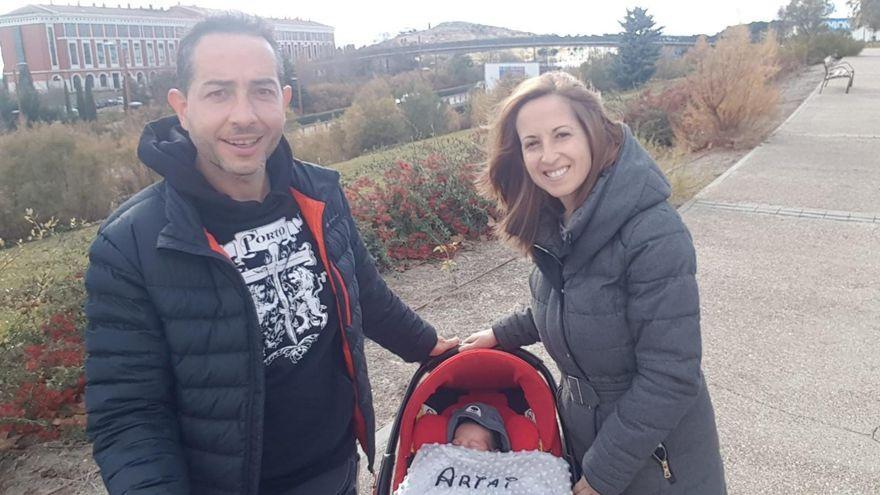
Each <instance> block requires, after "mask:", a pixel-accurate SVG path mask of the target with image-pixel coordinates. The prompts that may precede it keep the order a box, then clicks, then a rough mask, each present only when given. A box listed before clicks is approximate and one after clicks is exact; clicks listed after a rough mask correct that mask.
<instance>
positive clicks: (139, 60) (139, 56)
mask: <svg viewBox="0 0 880 495" xmlns="http://www.w3.org/2000/svg"><path fill="white" fill-rule="evenodd" d="M132 46H133V48H134V65H144V55H143V52H142V51H141V42H140V41H135V42H134V43H132Z"/></svg>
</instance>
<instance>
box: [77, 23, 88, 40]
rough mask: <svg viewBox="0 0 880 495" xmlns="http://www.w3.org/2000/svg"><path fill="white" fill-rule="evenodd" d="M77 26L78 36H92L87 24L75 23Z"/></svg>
mask: <svg viewBox="0 0 880 495" xmlns="http://www.w3.org/2000/svg"><path fill="white" fill-rule="evenodd" d="M77 27H78V28H79V37H80V38H89V37H91V36H92V28H91V26H90V25H88V24H77Z"/></svg>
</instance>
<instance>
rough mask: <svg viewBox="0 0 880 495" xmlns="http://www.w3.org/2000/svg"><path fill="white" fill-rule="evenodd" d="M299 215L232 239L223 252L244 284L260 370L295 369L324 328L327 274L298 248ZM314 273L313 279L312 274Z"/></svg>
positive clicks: (304, 247)
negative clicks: (257, 331)
mask: <svg viewBox="0 0 880 495" xmlns="http://www.w3.org/2000/svg"><path fill="white" fill-rule="evenodd" d="M302 226H303V221H302V218H300V216H299V215H297V216H295V217H294V218H293V219H291V220H287V219H285V218H279V219H278V220H276V221H274V222H272V223H270V224H266V225H263V226H261V227H257V228H254V229H249V230H245V231H242V232H239V233H237V234H235V238H234V239H233V240H232V241H229V242H228V243H227V244H226V245H225V246H223V249H224V250H225V251H226V253H227V254H228V255H229V257H230V258H231V259H232V262H233V263H235V266H236V268H238V271H239V272H241V275H242V277H244V281H245V283H246V284H247V287H248V290H249V291H250V293H251V297H252V298H253V300H254V305H255V306H256V308H257V317H258V318H259V320H260V326H261V327H262V328H263V338H264V346H263V360H264V362H265V364H266V366H269V365H270V364H272V362H273V361H275V360H276V359H279V358H286V359H288V360H289V361H290V362H291V363H293V364H296V363H297V362H299V360H300V359H302V357H303V356H304V355H305V354H306V352H308V350H309V348H310V347H311V346H312V344H313V343H314V342H315V341H316V340H318V335H320V332H321V330H322V329H323V328H324V327H325V326H326V325H327V307H326V306H325V305H323V304H321V299H320V293H321V290H322V289H323V288H324V284H325V283H326V282H327V272H326V271H323V270H321V269H320V267H319V265H318V260H317V258H315V253H314V251H313V249H312V245H311V243H309V242H298V241H297V234H299V233H300V232H301V231H302ZM318 272H319V273H318Z"/></svg>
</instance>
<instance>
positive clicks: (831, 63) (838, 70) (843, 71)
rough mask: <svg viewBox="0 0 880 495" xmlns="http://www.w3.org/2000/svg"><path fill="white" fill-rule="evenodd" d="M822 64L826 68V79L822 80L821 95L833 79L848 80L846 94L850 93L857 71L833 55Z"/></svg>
mask: <svg viewBox="0 0 880 495" xmlns="http://www.w3.org/2000/svg"><path fill="white" fill-rule="evenodd" d="M822 64H823V65H824V66H825V79H823V80H822V87H820V88H819V93H820V94H821V93H822V90H823V89H825V86H827V85H828V81H830V80H832V79H848V81H847V83H846V90H845V91H844V92H845V93H849V88H851V87H852V85H853V79H855V77H856V70H855V69H854V68H853V66H852V65H850V64H849V63H848V62H842V61H840V60H839V59H835V58H834V57H832V56H831V55H829V56H827V57H825V60H823V61H822Z"/></svg>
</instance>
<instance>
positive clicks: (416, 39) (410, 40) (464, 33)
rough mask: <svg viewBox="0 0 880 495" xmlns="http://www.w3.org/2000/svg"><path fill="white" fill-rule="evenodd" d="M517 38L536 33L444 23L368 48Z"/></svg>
mask: <svg viewBox="0 0 880 495" xmlns="http://www.w3.org/2000/svg"><path fill="white" fill-rule="evenodd" d="M517 36H534V33H527V32H524V31H516V30H513V29H507V28H503V27H496V26H487V25H485V24H474V23H470V22H442V23H440V24H437V25H436V26H433V27H431V28H430V29H424V30H421V31H417V30H412V31H407V32H403V33H400V34H398V35H397V36H395V37H394V38H392V39H390V40H386V41H383V42H381V43H377V44H375V45H371V46H369V47H368V48H374V47H375V48H379V47H382V48H389V47H395V46H406V45H414V44H418V43H446V42H450V41H467V40H476V39H487V38H488V39H491V38H513V37H517Z"/></svg>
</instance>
